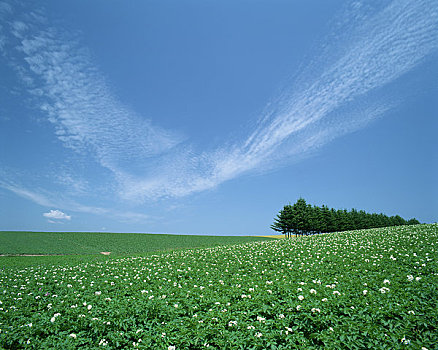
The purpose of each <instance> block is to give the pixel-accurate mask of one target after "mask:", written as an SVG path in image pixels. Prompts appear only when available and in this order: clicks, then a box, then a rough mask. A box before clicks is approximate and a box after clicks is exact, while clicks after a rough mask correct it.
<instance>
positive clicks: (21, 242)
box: [0, 231, 267, 255]
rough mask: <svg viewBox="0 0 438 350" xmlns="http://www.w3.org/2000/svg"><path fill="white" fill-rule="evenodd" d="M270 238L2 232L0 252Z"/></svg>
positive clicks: (135, 248) (78, 251) (94, 250)
mask: <svg viewBox="0 0 438 350" xmlns="http://www.w3.org/2000/svg"><path fill="white" fill-rule="evenodd" d="M266 239H267V238H263V237H249V236H246V237H245V236H195V235H170V234H141V233H94V232H22V231H16V232H7V231H0V254H3V255H5V254H6V255H20V254H49V255H84V254H100V252H111V254H141V253H149V252H157V251H166V250H173V249H185V248H205V247H214V246H218V245H227V244H238V243H248V242H254V241H260V240H266Z"/></svg>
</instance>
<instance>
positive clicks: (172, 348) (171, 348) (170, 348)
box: [167, 345, 176, 350]
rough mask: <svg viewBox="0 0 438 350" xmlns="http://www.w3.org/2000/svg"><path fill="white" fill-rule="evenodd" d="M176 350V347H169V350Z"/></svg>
mask: <svg viewBox="0 0 438 350" xmlns="http://www.w3.org/2000/svg"><path fill="white" fill-rule="evenodd" d="M175 349H176V347H175V346H174V345H169V346H168V347H167V350H175Z"/></svg>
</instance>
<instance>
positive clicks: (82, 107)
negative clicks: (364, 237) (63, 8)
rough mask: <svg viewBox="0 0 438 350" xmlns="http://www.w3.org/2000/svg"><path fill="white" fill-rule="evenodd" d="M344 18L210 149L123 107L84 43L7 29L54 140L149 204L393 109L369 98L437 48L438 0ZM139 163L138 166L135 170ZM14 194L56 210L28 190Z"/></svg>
mask: <svg viewBox="0 0 438 350" xmlns="http://www.w3.org/2000/svg"><path fill="white" fill-rule="evenodd" d="M5 8H6V7H5ZM344 15H345V16H346V17H349V18H350V17H351V18H354V19H355V20H354V21H350V22H349V21H348V20H346V21H344V22H345V23H344V24H343V25H341V26H338V27H337V28H335V29H334V32H333V33H332V34H331V35H329V36H327V42H326V43H324V45H323V46H326V47H330V46H333V47H335V50H332V51H330V49H328V50H326V49H324V50H323V51H322V52H323V54H324V57H319V58H318V57H317V58H316V59H314V61H313V63H312V62H311V63H309V66H308V69H304V70H303V71H302V73H301V75H299V76H298V77H297V79H296V82H295V85H294V86H292V87H291V88H289V89H286V92H285V93H283V94H282V95H281V96H279V97H278V98H277V99H276V100H275V101H274V103H273V104H271V107H269V108H268V110H267V112H266V113H265V114H264V115H262V116H261V118H260V120H259V122H258V124H257V126H256V128H255V129H254V130H253V131H252V132H251V133H250V134H249V135H248V136H247V138H246V139H244V140H241V141H239V142H234V143H232V144H231V146H224V147H222V148H220V149H217V150H214V151H208V152H207V151H205V152H196V151H194V147H190V146H188V145H187V143H184V144H181V142H182V138H181V137H180V136H178V134H177V133H175V132H171V131H166V130H163V129H161V128H159V127H157V126H155V125H154V124H153V123H152V122H151V121H149V120H145V119H144V118H141V117H140V116H138V115H137V114H136V113H135V112H133V111H132V110H130V109H129V108H127V107H126V106H125V105H123V103H121V102H120V101H119V100H118V99H117V97H116V96H115V95H114V94H113V93H112V92H111V89H110V88H109V87H108V84H107V82H106V80H105V78H104V77H103V76H102V75H101V74H100V73H99V71H98V69H97V68H96V67H95V66H94V65H93V63H92V60H91V59H90V55H89V54H88V53H87V51H86V50H84V49H83V48H81V47H80V45H79V44H78V42H77V41H75V40H70V39H69V38H67V36H66V35H65V34H62V33H60V31H58V30H55V29H54V28H51V27H47V26H46V27H44V26H42V25H41V23H38V25H36V24H35V25H34V27H32V24H29V23H26V24H25V23H24V22H20V21H19V20H15V21H13V22H12V23H11V24H10V32H11V33H12V35H13V37H14V38H15V39H16V40H18V41H19V45H18V47H19V50H20V52H21V53H22V54H23V55H24V60H25V62H26V66H24V65H20V64H19V63H17V62H16V63H15V67H16V70H17V72H18V73H19V74H20V76H21V77H22V79H23V82H24V83H25V84H27V86H28V89H29V91H30V92H31V93H32V94H33V95H34V96H35V97H36V98H38V99H39V101H40V108H41V110H42V111H43V112H44V113H45V115H46V116H47V120H48V121H50V122H51V123H52V124H53V125H54V126H55V128H56V136H57V138H58V139H59V140H60V141H61V142H62V143H63V145H64V146H65V147H67V148H71V149H73V150H75V151H76V152H79V153H83V154H88V155H90V154H91V155H92V156H93V157H94V158H95V159H96V161H97V162H98V163H99V164H100V165H101V166H102V167H104V168H106V169H109V170H110V171H111V172H112V174H113V176H114V178H115V179H116V180H117V184H118V188H117V190H116V192H117V194H118V196H119V198H122V199H125V200H127V201H134V202H140V203H142V202H145V201H150V200H156V199H159V198H166V197H182V196H186V195H189V194H192V193H195V192H200V191H205V190H208V189H211V188H215V187H216V186H218V185H219V184H221V183H223V182H225V181H228V180H231V179H233V178H236V177H239V176H242V175H243V174H246V173H248V172H251V171H263V170H265V169H269V168H275V167H278V166H282V165H283V164H284V163H287V162H290V161H293V160H295V159H297V158H299V157H302V156H303V154H305V153H306V152H309V151H312V150H314V149H316V148H318V147H320V146H322V145H324V144H325V143H327V142H329V141H331V140H333V139H334V138H336V137H338V136H340V135H343V134H345V133H348V132H351V131H354V130H357V129H358V128H361V127H363V126H364V125H366V124H367V123H368V122H370V121H372V120H374V119H376V118H378V117H381V116H382V115H384V114H385V113H386V112H387V111H388V110H389V109H390V108H392V107H393V104H392V103H386V102H385V103H383V102H379V101H378V100H376V99H371V100H367V95H368V94H370V93H373V92H374V91H376V90H378V89H382V88H384V87H385V86H387V85H389V84H390V83H392V82H394V81H396V80H397V79H398V78H400V77H401V76H402V75H404V74H405V73H407V72H409V71H411V70H412V69H413V68H415V67H416V66H417V65H419V64H420V63H422V62H423V61H424V60H425V59H426V58H427V57H428V56H429V55H430V54H431V53H433V52H436V50H437V48H438V3H437V2H436V1H427V0H395V1H388V2H387V3H386V4H385V5H381V6H380V8H379V9H374V10H373V9H371V10H369V8H368V9H367V8H366V6H365V5H364V4H363V3H361V2H360V1H354V2H353V3H352V6H351V7H350V9H349V10H348V11H346V12H345V13H344ZM339 20H340V21H341V22H342V21H343V20H344V19H343V18H342V15H341V16H340V17H339ZM35 21H36V20H35ZM41 27H42V28H43V29H41ZM35 28H39V29H38V30H36V29H35ZM345 33H347V34H345ZM0 39H1V37H0ZM3 45H4V44H3ZM312 64H313V66H312ZM315 64H319V65H320V66H319V67H318V69H317V71H318V74H314V73H313V72H312V68H313V67H314V65H315ZM302 82H304V83H302ZM301 83H302V84H301ZM42 96H45V97H44V98H43V97H42ZM176 145H178V147H175V146H176ZM133 163H136V164H141V166H140V167H138V168H137V169H135V171H133V169H132V166H131V165H132V164H133ZM139 170H140V171H139ZM11 190H12V191H13V192H15V193H17V194H19V195H21V196H22V197H26V198H29V199H31V200H33V201H35V202H38V203H41V204H42V205H46V206H48V204H49V201H46V200H45V199H44V198H41V197H38V196H36V195H35V194H32V193H31V192H26V191H25V190H23V189H17V188H14V189H11ZM78 207H79V206H78ZM85 207H86V206H84V208H85ZM90 208H91V207H90ZM90 208H89V209H90ZM101 210H104V209H101ZM84 211H85V210H84ZM98 211H99V210H98ZM104 211H105V210H104ZM126 216H127V217H129V216H131V217H136V214H132V215H131V214H127V215H126Z"/></svg>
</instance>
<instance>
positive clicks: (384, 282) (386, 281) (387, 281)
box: [383, 280, 391, 284]
mask: <svg viewBox="0 0 438 350" xmlns="http://www.w3.org/2000/svg"><path fill="white" fill-rule="evenodd" d="M383 284H391V282H389V280H384V281H383Z"/></svg>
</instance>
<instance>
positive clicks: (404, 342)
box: [401, 337, 411, 345]
mask: <svg viewBox="0 0 438 350" xmlns="http://www.w3.org/2000/svg"><path fill="white" fill-rule="evenodd" d="M401 342H402V343H403V344H405V345H408V344H410V343H411V341H410V340H409V339H406V337H403V338H402V340H401Z"/></svg>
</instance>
